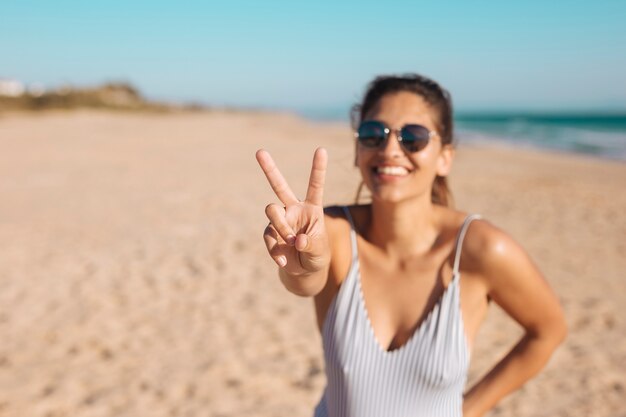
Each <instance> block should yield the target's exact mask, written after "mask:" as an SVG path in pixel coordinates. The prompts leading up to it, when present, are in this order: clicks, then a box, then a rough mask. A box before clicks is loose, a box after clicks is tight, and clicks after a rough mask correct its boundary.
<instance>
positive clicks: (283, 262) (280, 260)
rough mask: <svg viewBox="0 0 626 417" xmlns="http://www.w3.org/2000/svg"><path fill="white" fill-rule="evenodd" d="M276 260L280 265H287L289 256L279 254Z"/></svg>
mask: <svg viewBox="0 0 626 417" xmlns="http://www.w3.org/2000/svg"><path fill="white" fill-rule="evenodd" d="M276 261H277V262H278V265H280V266H285V265H287V258H285V257H284V256H279V257H278V258H277V259H276Z"/></svg>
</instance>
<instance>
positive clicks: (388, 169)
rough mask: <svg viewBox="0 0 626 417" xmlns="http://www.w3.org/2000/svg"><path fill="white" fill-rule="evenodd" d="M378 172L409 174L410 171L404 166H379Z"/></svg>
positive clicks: (399, 174)
mask: <svg viewBox="0 0 626 417" xmlns="http://www.w3.org/2000/svg"><path fill="white" fill-rule="evenodd" d="M376 172H378V173H379V174H385V175H398V176H403V175H407V174H408V173H409V171H408V170H407V169H406V168H404V167H377V169H376Z"/></svg>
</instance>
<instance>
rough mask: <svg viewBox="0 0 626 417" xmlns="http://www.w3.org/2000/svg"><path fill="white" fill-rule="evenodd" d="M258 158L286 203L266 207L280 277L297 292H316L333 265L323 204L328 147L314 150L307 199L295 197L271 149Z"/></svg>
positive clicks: (266, 238)
mask: <svg viewBox="0 0 626 417" xmlns="http://www.w3.org/2000/svg"><path fill="white" fill-rule="evenodd" d="M256 158H257V161H258V162H259V165H260V166H261V169H262V170H263V172H264V173H265V176H266V177H267V180H268V181H269V183H270V185H271V187H272V190H274V192H275V193H276V196H277V197H278V198H279V199H280V201H281V202H282V203H283V204H284V206H281V205H279V204H274V203H272V204H268V205H267V206H266V208H265V214H266V215H267V217H268V218H269V220H270V223H269V224H268V226H267V227H266V228H265V231H264V233H263V239H264V241H265V245H266V246H267V250H268V252H269V254H270V256H271V257H272V259H274V261H275V262H276V263H277V264H278V267H279V277H280V280H281V282H282V283H283V285H284V286H285V288H287V290H288V291H290V292H292V293H294V294H297V295H300V296H313V295H316V294H318V293H319V292H320V291H321V290H322V289H323V288H324V285H325V284H326V280H327V278H328V270H329V268H330V247H329V243H328V234H327V232H326V226H325V224H324V208H323V205H322V197H323V193H324V180H325V176H326V163H327V154H326V150H325V149H323V148H318V149H317V150H316V151H315V155H314V157H313V165H312V167H311V175H310V178H309V187H308V189H307V194H306V198H305V200H304V201H299V200H298V199H297V198H296V196H295V194H294V193H293V192H292V191H291V188H290V187H289V185H288V184H287V181H286V180H285V178H284V177H283V176H282V174H281V173H280V171H279V170H278V167H277V166H276V164H275V163H274V160H273V159H272V157H271V156H270V154H269V153H268V152H266V151H264V150H262V149H261V150H259V151H257V153H256Z"/></svg>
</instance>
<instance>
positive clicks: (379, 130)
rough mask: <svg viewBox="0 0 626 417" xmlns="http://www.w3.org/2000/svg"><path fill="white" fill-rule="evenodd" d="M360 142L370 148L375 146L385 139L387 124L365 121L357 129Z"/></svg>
mask: <svg viewBox="0 0 626 417" xmlns="http://www.w3.org/2000/svg"><path fill="white" fill-rule="evenodd" d="M357 134H358V138H359V142H360V143H361V144H362V145H363V146H366V147H368V148H374V147H377V146H379V145H380V144H381V142H382V141H384V140H385V126H384V125H383V124H382V123H380V122H374V121H370V122H363V123H361V125H360V126H359V129H358V130H357Z"/></svg>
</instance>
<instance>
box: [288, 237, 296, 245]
mask: <svg viewBox="0 0 626 417" xmlns="http://www.w3.org/2000/svg"><path fill="white" fill-rule="evenodd" d="M287 243H288V244H289V246H293V245H295V244H296V237H295V236H294V235H289V236H287Z"/></svg>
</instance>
